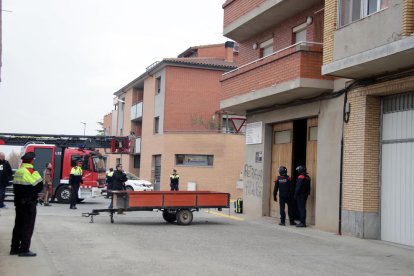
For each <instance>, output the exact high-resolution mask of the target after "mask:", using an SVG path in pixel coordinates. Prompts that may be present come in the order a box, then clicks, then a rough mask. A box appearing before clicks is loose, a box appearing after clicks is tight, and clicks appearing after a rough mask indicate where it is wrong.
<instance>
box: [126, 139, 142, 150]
mask: <svg viewBox="0 0 414 276" xmlns="http://www.w3.org/2000/svg"><path fill="white" fill-rule="evenodd" d="M129 149H130V153H131V154H141V137H137V138H136V139H135V147H132V145H130V147H129Z"/></svg>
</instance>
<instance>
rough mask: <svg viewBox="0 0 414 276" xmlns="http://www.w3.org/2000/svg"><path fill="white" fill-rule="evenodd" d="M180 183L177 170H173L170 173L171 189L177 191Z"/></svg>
mask: <svg viewBox="0 0 414 276" xmlns="http://www.w3.org/2000/svg"><path fill="white" fill-rule="evenodd" d="M179 184H180V176H179V175H178V174H177V170H175V169H174V170H173V173H172V174H170V188H171V191H178V190H179V188H178V185H179Z"/></svg>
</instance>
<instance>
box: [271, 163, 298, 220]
mask: <svg viewBox="0 0 414 276" xmlns="http://www.w3.org/2000/svg"><path fill="white" fill-rule="evenodd" d="M278 191H279V210H280V223H279V225H283V226H285V225H286V224H285V220H286V213H285V205H286V204H287V206H288V214H289V221H290V225H296V223H295V221H294V212H293V210H294V209H293V208H294V207H293V200H292V199H293V194H294V193H295V186H294V184H293V183H292V181H291V179H290V177H289V176H288V175H287V169H286V167H284V166H280V167H279V176H278V177H277V179H276V180H275V188H274V190H273V199H274V201H277V192H278Z"/></svg>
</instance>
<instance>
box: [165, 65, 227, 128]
mask: <svg viewBox="0 0 414 276" xmlns="http://www.w3.org/2000/svg"><path fill="white" fill-rule="evenodd" d="M222 74H223V71H219V70H217V71H216V70H203V69H195V68H184V67H172V66H169V67H167V69H166V78H165V81H166V84H165V113H164V131H166V132H168V131H188V130H200V131H202V130H204V131H205V130H207V128H206V127H204V126H202V125H200V124H194V123H195V121H194V119H193V118H194V117H200V116H201V118H202V119H203V120H204V121H205V122H207V121H208V120H209V119H210V118H211V116H212V115H214V114H215V112H216V111H218V110H219V109H220V108H219V97H220V90H221V86H220V81H219V80H220V78H221V75H222Z"/></svg>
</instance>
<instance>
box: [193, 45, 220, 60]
mask: <svg viewBox="0 0 414 276" xmlns="http://www.w3.org/2000/svg"><path fill="white" fill-rule="evenodd" d="M197 57H207V58H218V59H223V60H224V59H226V48H224V44H220V45H217V46H209V47H200V48H198V49H197Z"/></svg>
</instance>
